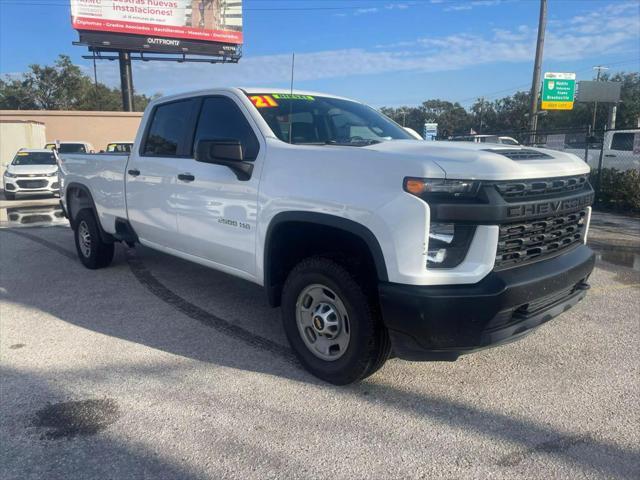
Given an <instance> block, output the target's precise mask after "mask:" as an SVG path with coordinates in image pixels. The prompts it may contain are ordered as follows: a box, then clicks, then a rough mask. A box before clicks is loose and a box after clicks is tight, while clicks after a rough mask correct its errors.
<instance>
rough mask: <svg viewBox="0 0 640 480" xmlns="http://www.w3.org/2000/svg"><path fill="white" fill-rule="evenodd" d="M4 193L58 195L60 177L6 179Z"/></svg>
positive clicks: (4, 180)
mask: <svg viewBox="0 0 640 480" xmlns="http://www.w3.org/2000/svg"><path fill="white" fill-rule="evenodd" d="M3 187H4V191H5V192H8V193H18V194H25V195H28V194H33V195H37V194H42V193H58V192H59V191H60V183H59V181H58V177H57V176H55V177H6V176H5V177H4V178H3Z"/></svg>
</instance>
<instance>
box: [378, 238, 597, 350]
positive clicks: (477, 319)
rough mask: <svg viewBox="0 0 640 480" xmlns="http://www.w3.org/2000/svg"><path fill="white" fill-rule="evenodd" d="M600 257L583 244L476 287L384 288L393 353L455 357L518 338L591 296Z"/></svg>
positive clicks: (491, 277) (390, 285) (382, 296)
mask: <svg viewBox="0 0 640 480" xmlns="http://www.w3.org/2000/svg"><path fill="white" fill-rule="evenodd" d="M594 264H595V254H594V253H593V252H592V251H591V249H589V248H588V247H587V246H585V245H580V246H578V247H577V248H574V249H573V250H571V251H570V252H567V253H565V254H563V255H560V256H558V257H555V258H552V259H549V260H545V261H540V262H538V263H534V264H529V265H525V266H522V267H518V268H512V269H509V270H503V271H499V272H495V271H494V272H491V273H490V274H489V275H487V276H486V277H485V278H484V279H483V280H481V281H480V282H478V283H476V284H474V285H442V286H414V285H400V284H393V283H381V284H380V285H379V292H380V304H381V308H382V315H383V319H384V322H385V325H386V326H387V328H388V330H389V334H390V337H391V342H392V345H393V349H394V353H395V354H396V355H397V356H398V357H400V358H403V359H406V360H449V361H451V360H456V359H457V358H458V357H459V356H460V355H463V354H466V353H470V352H472V351H475V350H479V349H482V348H487V347H491V346H496V345H500V344H503V343H507V342H510V341H514V340H517V339H518V338H520V337H522V336H523V335H525V334H527V333H529V332H530V331H531V330H532V329H534V328H536V327H538V326H540V325H541V324H543V323H545V322H547V321H549V320H551V319H552V318H554V317H556V316H558V315H560V314H561V313H562V312H564V311H566V310H568V309H569V308H571V307H572V306H574V305H575V304H576V303H578V302H579V301H580V300H582V299H583V298H584V296H585V295H586V290H587V289H588V288H589V287H588V285H587V283H586V281H587V279H588V277H589V275H590V274H591V271H592V270H593V267H594Z"/></svg>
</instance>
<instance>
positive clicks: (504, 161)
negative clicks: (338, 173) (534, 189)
mask: <svg viewBox="0 0 640 480" xmlns="http://www.w3.org/2000/svg"><path fill="white" fill-rule="evenodd" d="M363 148H366V149H370V150H375V151H377V152H380V153H386V154H389V155H390V156H394V157H396V158H398V157H404V158H406V159H407V160H409V159H412V160H419V159H423V160H429V161H431V162H433V163H435V164H436V165H438V166H439V167H440V168H441V169H442V170H444V171H445V174H446V178H451V179H465V180H524V179H528V178H549V177H563V176H569V175H580V174H585V173H588V172H589V166H588V165H587V164H586V163H585V162H584V161H583V160H581V159H580V158H578V157H577V156H575V155H573V154H570V153H564V152H559V151H556V150H549V149H543V148H531V147H521V146H511V145H499V144H490V143H471V142H447V141H436V142H428V141H421V140H392V141H388V142H382V143H378V144H375V145H371V146H368V147H363Z"/></svg>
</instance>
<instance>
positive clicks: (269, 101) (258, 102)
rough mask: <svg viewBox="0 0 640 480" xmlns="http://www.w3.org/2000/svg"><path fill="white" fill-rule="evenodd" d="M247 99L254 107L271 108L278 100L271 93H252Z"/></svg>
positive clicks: (276, 104) (275, 105)
mask: <svg viewBox="0 0 640 480" xmlns="http://www.w3.org/2000/svg"><path fill="white" fill-rule="evenodd" d="M249 99H250V100H251V102H252V103H253V105H254V106H255V107H256V108H271V107H277V106H278V102H276V101H275V100H274V99H273V97H272V96H271V95H253V96H251V97H249Z"/></svg>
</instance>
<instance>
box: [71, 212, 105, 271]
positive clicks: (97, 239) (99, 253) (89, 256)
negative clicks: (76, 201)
mask: <svg viewBox="0 0 640 480" xmlns="http://www.w3.org/2000/svg"><path fill="white" fill-rule="evenodd" d="M74 223H75V231H74V233H75V235H74V236H75V240H76V250H77V251H78V257H79V258H80V261H81V262H82V264H83V265H84V266H85V267H87V268H89V269H91V270H95V269H98V268H104V267H107V266H109V264H110V263H111V261H112V260H113V254H114V251H115V248H114V245H113V243H107V242H104V241H102V238H101V236H100V231H99V230H98V223H97V221H96V219H95V216H94V215H93V212H92V211H91V210H88V209H86V210H81V211H80V212H79V213H78V216H77V217H76V219H75V222H74Z"/></svg>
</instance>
